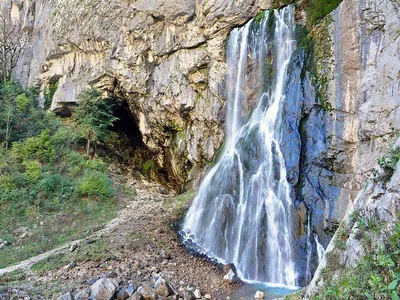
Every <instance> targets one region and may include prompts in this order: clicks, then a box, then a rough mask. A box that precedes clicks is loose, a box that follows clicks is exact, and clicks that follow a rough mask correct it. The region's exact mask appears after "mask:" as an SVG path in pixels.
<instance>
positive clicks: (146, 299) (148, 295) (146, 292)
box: [134, 285, 158, 300]
mask: <svg viewBox="0 0 400 300" xmlns="http://www.w3.org/2000/svg"><path fill="white" fill-rule="evenodd" d="M135 294H138V295H139V296H141V297H142V299H143V300H157V298H158V297H157V293H156V292H155V291H154V290H153V289H151V288H149V287H148V286H145V285H144V286H141V287H139V288H138V290H137V292H136V293H135ZM135 294H134V295H135ZM137 299H140V298H137Z"/></svg>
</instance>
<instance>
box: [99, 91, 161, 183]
mask: <svg viewBox="0 0 400 300" xmlns="http://www.w3.org/2000/svg"><path fill="white" fill-rule="evenodd" d="M108 104H109V105H111V107H112V109H113V115H114V116H115V117H116V118H118V120H117V121H115V122H114V126H113V127H112V128H111V130H112V131H113V132H114V139H112V142H111V143H108V144H107V145H106V149H104V150H105V151H107V154H108V156H110V155H112V156H113V157H114V159H115V160H116V161H118V163H120V164H121V165H124V166H126V167H127V168H128V169H131V170H134V171H137V172H139V173H141V174H142V175H143V176H145V177H147V178H149V179H151V180H155V181H157V182H160V183H162V184H164V185H168V183H169V180H168V178H169V176H168V171H167V170H166V169H165V168H161V167H160V166H159V165H158V163H157V159H156V154H155V153H153V152H152V151H151V150H150V149H149V148H148V147H147V146H146V144H145V143H144V142H143V135H142V133H141V131H140V129H139V122H138V118H137V117H136V116H135V114H134V113H133V112H132V108H131V107H129V104H128V102H127V101H126V100H125V99H121V98H118V97H113V98H110V99H109V100H108Z"/></svg>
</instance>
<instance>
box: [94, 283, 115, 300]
mask: <svg viewBox="0 0 400 300" xmlns="http://www.w3.org/2000/svg"><path fill="white" fill-rule="evenodd" d="M117 287H118V282H117V281H116V280H115V279H113V278H101V279H99V280H97V281H96V282H95V283H94V284H93V285H92V286H91V287H90V290H91V297H92V298H94V299H96V300H110V299H112V298H113V297H114V294H115V291H116V289H117Z"/></svg>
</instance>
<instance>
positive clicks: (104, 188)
mask: <svg viewBox="0 0 400 300" xmlns="http://www.w3.org/2000/svg"><path fill="white" fill-rule="evenodd" d="M78 194H79V195H80V196H84V197H90V198H93V197H94V196H97V197H100V198H102V199H104V198H107V197H111V195H112V194H113V187H112V181H111V179H110V178H109V177H108V176H107V174H104V173H102V172H99V171H86V172H85V175H84V176H83V178H82V180H81V181H80V182H79V185H78Z"/></svg>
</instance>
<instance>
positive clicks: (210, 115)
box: [1, 0, 268, 185]
mask: <svg viewBox="0 0 400 300" xmlns="http://www.w3.org/2000/svg"><path fill="white" fill-rule="evenodd" d="M1 4H2V7H3V8H7V9H11V8H12V11H13V15H14V18H15V19H16V20H19V21H20V22H22V24H23V28H24V30H26V31H29V32H30V36H31V43H30V44H29V45H28V47H27V48H26V49H25V53H24V55H22V57H21V59H20V61H19V64H18V67H17V69H16V72H15V75H16V77H17V78H18V79H19V80H20V81H21V82H22V83H24V84H28V85H39V86H40V88H41V91H42V93H41V96H42V98H43V99H44V98H45V95H46V93H48V90H49V89H50V84H52V85H53V86H54V85H56V86H57V89H56V92H55V94H54V97H53V99H52V100H53V101H52V104H51V106H52V107H53V108H55V107H58V106H61V105H63V104H65V103H69V102H75V101H77V97H78V95H79V93H80V92H82V91H83V90H84V89H86V88H87V87H88V86H92V87H97V88H100V89H102V90H104V91H106V92H108V93H109V94H112V95H114V96H117V97H118V98H120V99H123V100H126V101H127V102H128V103H129V107H130V109H131V111H132V112H133V113H134V116H135V118H136V120H137V123H138V125H139V129H140V131H141V133H142V136H143V142H144V143H145V145H146V146H147V147H148V148H149V150H150V151H151V153H152V154H153V156H154V157H156V162H157V164H158V166H159V167H160V168H162V169H164V170H166V171H167V173H168V174H169V177H170V180H171V181H173V182H174V183H175V185H179V184H184V183H185V182H188V181H189V180H194V182H196V180H197V179H199V177H200V176H199V175H200V174H201V173H202V171H203V169H204V166H205V165H206V164H207V163H209V162H211V161H212V159H213V157H214V155H215V153H216V151H217V149H218V148H219V147H220V145H221V143H222V141H223V137H224V128H223V119H224V114H225V112H224V107H225V90H224V84H225V82H224V81H225V74H226V65H225V41H226V39H227V38H228V34H229V32H230V30H231V28H233V27H235V26H239V25H241V24H243V23H244V22H246V21H247V20H248V19H249V18H251V17H253V16H255V15H256V14H257V12H258V11H259V10H260V8H266V5H268V3H265V1H262V0H240V1H228V0H218V1H211V0H203V1H196V0H178V1H168V0H136V1H127V0H111V1H109V0H100V1H98V0H83V1H81V0H79V1H78V0H67V1H66V0H3V1H2V2H1ZM43 101H44V100H43Z"/></svg>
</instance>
